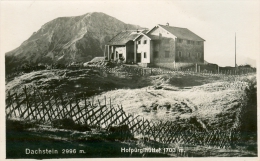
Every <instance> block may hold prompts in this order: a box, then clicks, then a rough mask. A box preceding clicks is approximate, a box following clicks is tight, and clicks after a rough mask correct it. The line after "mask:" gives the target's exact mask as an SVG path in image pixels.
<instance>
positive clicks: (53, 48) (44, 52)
mask: <svg viewBox="0 0 260 161" xmlns="http://www.w3.org/2000/svg"><path fill="white" fill-rule="evenodd" d="M138 28H140V27H139V26H137V25H131V24H126V23H124V22H122V21H120V20H117V19H116V18H114V17H111V16H109V15H106V14H104V13H98V12H93V13H87V14H84V15H81V16H75V17H60V18H56V19H54V20H52V21H50V22H48V23H46V24H44V25H43V26H42V27H41V28H40V29H39V30H38V31H37V32H34V33H33V34H32V35H31V36H30V37H29V38H28V39H27V40H26V41H24V42H23V43H22V44H21V45H20V46H19V47H18V48H16V49H14V50H13V51H10V52H7V53H6V67H7V68H9V69H10V68H12V67H15V66H17V65H21V63H52V62H59V63H67V62H73V61H80V62H82V61H83V62H84V61H89V60H90V59H92V58H93V57H96V56H102V55H103V53H104V48H105V46H104V44H105V43H106V42H107V41H108V40H110V39H111V38H112V37H113V36H115V35H116V34H117V33H118V32H120V31H122V30H126V29H138Z"/></svg>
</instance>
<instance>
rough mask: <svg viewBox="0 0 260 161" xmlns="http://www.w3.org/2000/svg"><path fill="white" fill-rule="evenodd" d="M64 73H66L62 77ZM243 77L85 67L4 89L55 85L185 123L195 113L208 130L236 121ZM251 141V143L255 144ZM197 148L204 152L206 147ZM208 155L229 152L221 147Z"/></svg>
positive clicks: (27, 78) (40, 74) (22, 79)
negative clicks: (116, 72) (127, 73)
mask: <svg viewBox="0 0 260 161" xmlns="http://www.w3.org/2000/svg"><path fill="white" fill-rule="evenodd" d="M65 72H66V76H65V77H63V76H64V73H65ZM247 79H255V75H249V76H240V77H233V76H226V77H221V76H213V77H212V76H206V75H201V74H195V75H191V74H183V73H173V74H164V75H157V76H149V77H133V78H131V79H129V78H117V77H113V76H109V75H106V76H104V75H102V74H101V73H99V72H97V71H90V70H88V69H84V70H76V71H72V70H52V71H49V70H44V71H36V72H32V73H28V74H25V75H22V76H19V77H16V78H15V79H13V80H11V81H8V82H7V83H6V93H7V92H8V91H11V92H20V91H21V88H22V87H23V86H24V85H32V86H37V87H38V88H40V89H55V90H57V91H60V92H62V93H72V92H75V91H76V92H77V93H79V92H87V94H88V96H95V99H97V98H98V99H101V102H102V98H104V97H105V96H106V98H107V102H108V99H109V98H111V102H112V105H113V106H117V105H122V106H123V108H124V110H125V111H126V112H128V113H132V114H137V115H141V116H143V117H145V118H147V119H149V120H172V121H176V122H182V123H183V122H184V123H185V122H186V123H187V121H188V120H189V119H190V118H194V117H196V118H197V119H198V120H200V121H201V123H202V124H203V125H204V126H205V127H206V128H207V129H220V130H222V129H223V130H225V129H229V128H231V127H233V126H237V123H238V122H237V115H238V114H239V111H240V108H241V103H243V102H242V99H241V98H244V94H245V93H244V88H245V86H246V85H247V82H248V81H247ZM90 99H91V98H90ZM103 101H104V100H103ZM250 144H251V143H250ZM252 145H253V146H255V143H252ZM202 149H203V148H202ZM242 149H243V147H242ZM199 151H201V153H205V150H201V149H199ZM207 151H211V150H210V149H207ZM212 152H213V153H215V152H216V150H212ZM235 153H236V152H235ZM235 153H234V156H241V155H242V153H241V151H239V152H238V153H237V154H235ZM249 153H250V154H248V153H247V154H245V155H255V153H254V152H253V154H251V152H249ZM222 154H223V155H222ZM201 155H202V156H205V154H201ZM232 155H233V154H232ZM243 155H244V154H243ZM206 156H207V155H206ZM210 156H230V155H229V154H228V152H227V151H225V152H223V153H222V152H219V153H216V154H211V155H210Z"/></svg>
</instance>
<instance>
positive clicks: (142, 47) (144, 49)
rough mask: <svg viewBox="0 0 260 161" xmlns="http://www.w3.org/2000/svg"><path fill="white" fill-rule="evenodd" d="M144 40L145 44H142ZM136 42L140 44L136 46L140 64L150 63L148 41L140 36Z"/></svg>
mask: <svg viewBox="0 0 260 161" xmlns="http://www.w3.org/2000/svg"><path fill="white" fill-rule="evenodd" d="M145 40H146V44H144V41H145ZM136 41H137V42H138V41H141V44H137V53H141V63H150V62H151V61H150V60H151V59H150V58H151V56H150V40H149V39H148V38H147V37H146V36H140V37H139V38H138V39H137V40H136ZM144 53H146V58H144Z"/></svg>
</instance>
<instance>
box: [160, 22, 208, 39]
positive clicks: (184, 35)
mask: <svg viewBox="0 0 260 161" xmlns="http://www.w3.org/2000/svg"><path fill="white" fill-rule="evenodd" d="M159 26H160V27H162V28H164V29H165V30H167V31H168V32H170V33H171V34H173V35H174V36H176V37H177V38H181V39H186V40H194V41H205V40H204V39H202V38H201V37H199V36H198V35H196V34H194V33H193V32H191V31H190V30H189V29H187V28H179V27H173V26H165V25H159Z"/></svg>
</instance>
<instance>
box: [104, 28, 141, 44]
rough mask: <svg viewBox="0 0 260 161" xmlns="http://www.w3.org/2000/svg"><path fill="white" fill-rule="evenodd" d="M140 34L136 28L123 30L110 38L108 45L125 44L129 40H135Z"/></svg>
mask: <svg viewBox="0 0 260 161" xmlns="http://www.w3.org/2000/svg"><path fill="white" fill-rule="evenodd" d="M139 34H140V33H139V32H137V31H136V30H135V31H134V30H126V31H122V32H120V33H118V34H117V35H116V36H115V37H113V38H112V39H111V40H109V42H108V43H107V45H125V44H126V43H127V42H128V41H131V40H134V39H135V38H136V37H137V36H139Z"/></svg>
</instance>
